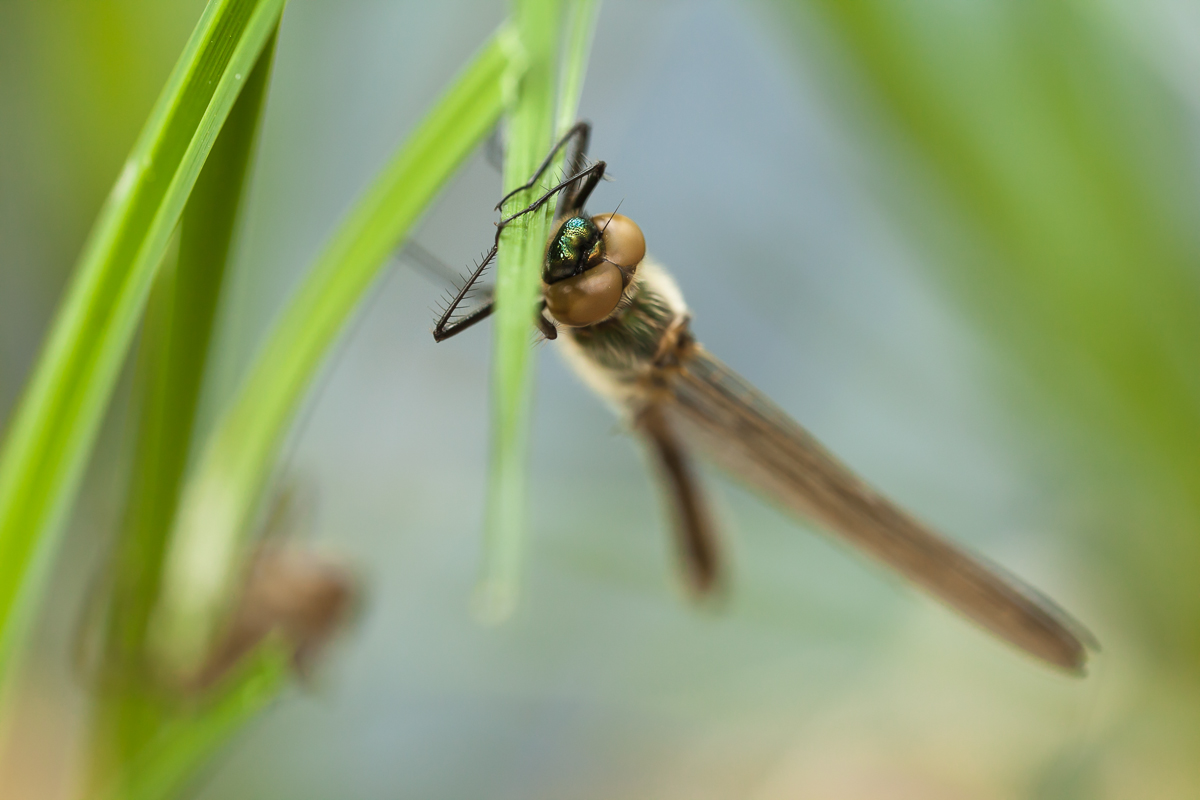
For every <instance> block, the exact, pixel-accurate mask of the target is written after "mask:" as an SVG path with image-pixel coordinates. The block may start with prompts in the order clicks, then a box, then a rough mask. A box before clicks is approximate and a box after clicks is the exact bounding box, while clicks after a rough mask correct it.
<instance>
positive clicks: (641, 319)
mask: <svg viewBox="0 0 1200 800" xmlns="http://www.w3.org/2000/svg"><path fill="white" fill-rule="evenodd" d="M686 316H687V308H686V306H685V305H684V302H683V297H682V295H681V294H680V292H679V289H678V287H677V286H676V285H675V281H674V280H673V279H672V278H671V277H670V276H669V275H668V274H667V273H666V271H665V270H664V269H663V268H662V267H660V266H659V265H658V264H657V263H654V262H652V261H651V260H650V259H648V258H647V259H644V260H643V261H642V263H641V265H640V266H639V267H638V271H637V275H636V276H635V278H634V280H633V282H632V283H631V284H630V286H629V289H628V290H627V294H626V297H625V298H624V299H623V300H622V301H621V305H620V306H619V307H618V309H617V311H616V313H614V314H613V315H612V316H611V317H609V318H608V319H605V320H604V321H602V322H598V323H596V324H595V325H589V326H587V327H584V328H566V329H565V330H564V332H565V334H566V339H567V340H568V341H569V342H570V343H571V345H572V346H571V347H570V349H571V350H573V351H574V352H573V353H571V356H572V359H571V360H572V361H573V362H575V366H576V368H577V370H578V371H579V372H581V373H583V377H584V378H585V379H586V380H588V382H589V383H593V384H594V383H595V382H596V380H597V379H603V380H604V381H605V382H606V383H610V384H611V383H616V384H626V383H631V382H633V381H636V380H637V379H638V378H639V377H640V376H642V375H643V374H645V372H646V370H647V369H649V368H651V367H652V365H653V363H654V360H655V358H656V357H657V356H659V355H660V354H661V353H660V351H661V347H662V344H663V340H664V337H666V336H667V335H668V333H669V332H671V331H673V330H675V329H676V328H678V325H679V321H680V320H681V319H683V318H685V317H686ZM594 372H599V373H603V375H597V374H590V373H594ZM597 388H599V387H597ZM611 391H612V390H611V389H609V392H608V393H611Z"/></svg>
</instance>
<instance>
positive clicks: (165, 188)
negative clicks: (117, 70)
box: [0, 0, 284, 682]
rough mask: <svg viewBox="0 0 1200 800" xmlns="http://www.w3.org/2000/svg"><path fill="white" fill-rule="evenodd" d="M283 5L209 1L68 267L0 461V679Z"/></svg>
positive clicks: (277, 1)
mask: <svg viewBox="0 0 1200 800" xmlns="http://www.w3.org/2000/svg"><path fill="white" fill-rule="evenodd" d="M283 5H284V2H283V0H257V2H254V1H252V0H214V2H213V3H211V4H210V5H209V6H208V7H207V8H206V9H205V11H204V14H203V16H202V17H201V19H200V22H199V23H198V24H197V26H196V29H195V31H194V32H193V34H192V37H191V39H190V40H189V42H188V44H187V47H186V48H185V49H184V52H183V55H182V56H181V57H180V59H179V61H178V63H177V64H176V66H175V69H174V71H173V72H172V74H171V77H170V79H169V80H168V82H167V85H166V88H165V89H164V90H163V93H162V95H161V96H160V97H159V100H158V103H157V104H156V106H155V108H154V110H153V112H152V113H151V115H150V118H149V120H148V121H147V123H146V125H145V127H144V128H143V130H142V133H141V136H140V137H139V139H138V141H137V143H136V144H135V145H134V148H133V151H132V153H131V154H130V156H129V158H128V160H127V161H126V163H125V167H124V169H123V170H122V171H121V175H120V177H118V179H117V182H116V184H115V186H114V187H113V189H112V192H111V193H110V195H109V197H108V200H107V201H106V202H105V205H104V208H103V210H102V211H101V213H100V217H99V219H98V220H97V222H96V224H95V227H94V228H93V230H92V232H91V235H90V237H89V239H88V242H87V244H86V245H85V247H84V251H83V254H82V256H81V257H80V260H79V263H78V265H77V266H76V269H75V274H74V277H73V278H72V281H71V284H70V287H69V289H68V290H67V294H66V297H65V298H64V299H63V301H62V303H61V305H60V307H59V309H58V312H57V314H56V316H55V319H54V322H53V325H52V328H51V331H50V333H49V335H48V337H47V340H46V344H45V345H44V348H43V350H42V353H41V356H40V358H39V360H38V362H37V365H36V366H35V368H34V373H33V376H32V378H31V379H30V381H29V384H28V385H27V387H26V389H25V392H24V395H23V397H22V399H21V402H20V404H19V406H18V408H17V411H16V412H15V415H14V417H13V419H12V420H11V421H10V423H9V426H8V430H7V433H6V436H5V440H4V449H3V452H2V453H0V682H2V681H3V680H4V677H5V675H6V674H7V672H8V667H9V664H10V662H11V659H12V656H13V652H14V650H15V648H16V647H17V645H18V644H19V642H20V640H21V638H22V634H23V633H24V630H25V628H26V627H27V626H28V624H29V622H30V620H31V618H32V616H33V613H34V611H35V610H36V608H37V606H38V601H39V598H40V597H41V595H42V591H43V588H44V587H43V583H44V581H45V578H46V575H47V573H48V570H49V566H50V564H51V563H52V561H53V557H54V554H55V551H56V549H57V548H56V545H57V543H58V541H59V539H60V534H61V529H62V527H63V525H64V523H65V521H66V519H67V516H68V512H69V510H70V508H71V504H72V501H73V500H74V497H75V494H76V490H77V488H78V485H79V481H80V478H81V475H82V472H83V468H84V466H85V464H86V463H87V459H88V455H89V454H90V452H91V449H92V444H93V442H94V440H95V434H96V430H97V428H98V426H99V423H100V419H101V418H102V416H103V414H104V410H105V408H106V407H107V405H108V401H109V398H110V395H111V393H112V388H113V385H114V382H115V381H116V377H117V374H118V372H119V370H120V368H121V364H122V363H123V362H124V359H125V355H126V352H127V351H128V348H129V344H130V341H131V339H132V337H133V332H134V330H135V328H136V327H137V323H138V321H139V320H140V318H141V316H142V309H143V306H144V304H145V300H146V296H147V294H148V293H149V290H150V285H151V283H152V282H153V279H154V275H155V272H156V270H157V268H158V266H159V263H160V262H161V260H162V257H163V254H164V252H165V250H166V248H167V244H168V241H169V239H170V236H171V232H172V231H173V230H174V228H175V226H176V223H177V222H178V220H179V216H180V214H181V212H182V210H183V207H184V203H185V202H186V201H187V198H188V195H189V193H190V192H191V189H192V185H193V184H194V182H195V180H196V177H197V175H198V174H199V172H200V168H201V166H202V165H203V164H204V160H205V158H206V157H207V155H208V152H209V149H210V148H211V147H212V144H213V140H214V139H215V138H216V135H217V133H218V131H219V130H220V128H221V125H222V124H223V122H224V120H225V117H226V115H227V114H228V113H229V110H230V108H231V107H232V106H233V103H234V100H235V99H236V98H237V96H238V94H239V92H240V91H241V89H242V86H243V85H244V83H245V81H244V78H245V77H246V76H248V75H249V74H250V71H251V69H252V68H253V66H254V64H255V62H256V61H257V60H258V57H259V54H260V53H261V52H262V50H263V48H264V47H265V46H266V43H267V41H268V40H269V39H270V37H271V35H272V32H273V31H274V30H275V28H276V25H277V24H278V22H279V17H280V14H281V12H282V10H283Z"/></svg>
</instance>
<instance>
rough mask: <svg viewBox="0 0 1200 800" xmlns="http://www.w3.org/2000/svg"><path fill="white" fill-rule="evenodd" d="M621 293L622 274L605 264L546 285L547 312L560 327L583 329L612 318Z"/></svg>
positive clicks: (622, 287)
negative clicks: (610, 316) (608, 317)
mask: <svg viewBox="0 0 1200 800" xmlns="http://www.w3.org/2000/svg"><path fill="white" fill-rule="evenodd" d="M624 290H625V285H624V280H623V277H622V275H621V270H619V269H617V267H616V265H615V264H610V263H608V262H607V261H605V262H602V263H601V264H599V265H597V266H595V267H592V268H591V269H589V270H587V271H585V272H583V273H581V274H579V275H576V276H575V277H574V278H567V279H565V280H561V281H556V282H555V283H552V284H550V285H548V286H547V287H546V289H545V296H546V308H547V309H549V311H550V314H551V315H552V316H553V317H554V319H555V320H557V321H558V322H560V323H562V324H563V325H566V326H568V327H571V328H582V327H584V326H585V325H592V324H594V323H596V322H599V321H600V320H602V319H604V318H605V317H607V316H608V315H609V314H611V313H612V312H613V310H614V309H615V308H616V307H617V303H619V302H621V294H622V292H623V291H624Z"/></svg>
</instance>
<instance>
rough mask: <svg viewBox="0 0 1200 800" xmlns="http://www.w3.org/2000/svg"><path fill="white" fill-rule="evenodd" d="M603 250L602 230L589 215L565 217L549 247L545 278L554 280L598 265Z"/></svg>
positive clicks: (544, 272) (549, 280) (562, 278)
mask: <svg viewBox="0 0 1200 800" xmlns="http://www.w3.org/2000/svg"><path fill="white" fill-rule="evenodd" d="M603 249H604V248H603V244H602V238H601V236H600V229H599V228H597V227H596V223H594V222H592V221H591V220H590V219H587V218H586V217H571V218H570V219H567V220H564V221H563V224H562V225H560V226H559V228H558V232H557V233H555V234H554V236H553V237H552V238H551V239H550V246H549V247H548V248H547V249H546V263H545V265H544V266H543V268H542V280H544V281H545V282H546V283H554V282H556V281H561V280H566V279H567V278H571V277H574V276H575V275H578V274H579V273H581V272H583V271H584V270H586V269H588V268H589V267H594V266H595V265H596V264H597V263H599V261H600V258H601V257H602V256H603Z"/></svg>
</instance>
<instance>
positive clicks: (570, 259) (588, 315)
mask: <svg viewBox="0 0 1200 800" xmlns="http://www.w3.org/2000/svg"><path fill="white" fill-rule="evenodd" d="M645 255H646V238H645V237H644V236H643V235H642V229H641V228H639V227H638V225H637V223H636V222H634V221H633V220H631V219H630V218H629V217H627V216H625V215H624V214H598V215H597V216H594V217H592V218H591V219H588V218H586V217H580V216H574V217H569V218H567V219H565V220H563V222H562V224H561V225H559V226H558V230H556V231H555V232H554V235H553V236H551V237H550V244H549V245H548V246H547V248H546V260H545V265H544V267H543V269H542V281H543V283H545V287H544V291H545V296H546V307H547V308H548V309H549V310H550V314H551V315H552V316H553V317H554V319H555V320H556V321H557V322H559V323H561V324H563V325H567V326H569V327H574V328H579V327H583V326H585V325H592V324H594V323H597V322H599V321H600V320H602V319H604V318H605V317H607V316H608V315H609V314H611V313H612V312H613V310H614V309H616V307H617V304H618V303H619V302H620V301H621V295H622V294H623V293H624V291H625V287H626V286H628V285H629V281H630V280H632V278H633V273H634V272H635V271H636V270H637V266H638V264H640V263H641V261H642V258H643V257H644V256H645Z"/></svg>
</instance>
